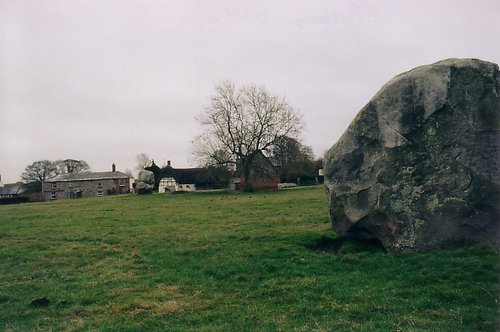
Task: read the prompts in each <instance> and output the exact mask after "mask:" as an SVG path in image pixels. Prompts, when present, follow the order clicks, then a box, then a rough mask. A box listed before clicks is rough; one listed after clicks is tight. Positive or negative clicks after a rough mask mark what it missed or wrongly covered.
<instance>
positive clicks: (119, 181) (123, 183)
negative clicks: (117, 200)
mask: <svg viewBox="0 0 500 332" xmlns="http://www.w3.org/2000/svg"><path fill="white" fill-rule="evenodd" d="M118 185H119V186H120V187H125V179H118Z"/></svg>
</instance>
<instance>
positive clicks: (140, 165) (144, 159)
mask: <svg viewBox="0 0 500 332" xmlns="http://www.w3.org/2000/svg"><path fill="white" fill-rule="evenodd" d="M135 161H136V162H137V167H136V168H137V170H139V171H142V170H143V169H145V168H146V167H149V166H151V163H152V159H151V158H150V157H149V156H148V155H147V154H145V153H139V154H138V155H137V157H135Z"/></svg>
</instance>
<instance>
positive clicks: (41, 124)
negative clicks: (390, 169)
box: [0, 0, 500, 182]
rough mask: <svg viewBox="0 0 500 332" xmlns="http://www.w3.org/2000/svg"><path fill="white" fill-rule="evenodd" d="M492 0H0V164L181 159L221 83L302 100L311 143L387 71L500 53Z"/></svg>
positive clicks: (11, 172) (352, 110)
mask: <svg viewBox="0 0 500 332" xmlns="http://www.w3.org/2000/svg"><path fill="white" fill-rule="evenodd" d="M499 41H500V1H498V0H478V1H470V0H466V1H461V0H446V1H445V0H443V1H440V0H435V1H417V0H415V1H401V0H394V1H386V0H382V1H372V0H365V1H346V0H337V1H331V0H329V1H319V0H307V1H306V0H304V1H290V0H279V1H278V0H275V1H256V0H253V1H235V0H218V1H206V0H200V1H194V0H191V1H186V0H178V1H169V0H163V1H159V0H158V1H155V0H44V1H38V0H31V1H30V0H0V174H1V175H2V179H3V181H4V182H15V181H17V180H19V179H20V175H21V173H22V172H23V170H24V168H25V167H26V166H27V165H29V164H31V163H32V162H33V161H36V160H42V159H49V160H56V159H67V158H73V159H83V160H85V161H87V162H88V163H89V164H90V166H91V167H92V168H93V170H95V171H105V170H108V169H110V168H111V164H112V163H116V164H117V168H118V169H119V170H122V171H124V170H126V169H131V170H133V169H134V167H135V166H136V162H135V156H136V155H137V154H139V153H142V152H143V153H146V154H148V155H150V156H151V157H153V158H154V159H155V160H156V161H157V163H158V164H162V163H164V162H165V161H166V160H172V163H173V165H174V167H187V166H195V165H193V164H192V163H191V162H190V153H191V140H192V139H193V137H194V136H195V135H196V134H197V133H199V131H200V129H199V128H198V126H197V123H196V121H195V119H194V117H195V116H196V115H197V114H200V113H201V112H203V108H204V106H205V105H206V104H207V102H208V98H209V96H210V95H211V94H212V93H213V91H214V87H215V86H216V84H218V83H219V82H221V81H222V80H226V79H229V80H231V81H233V82H235V83H236V84H237V85H242V84H250V83H253V84H257V85H264V86H265V87H266V88H267V89H268V90H269V91H270V92H272V93H275V94H279V95H284V96H286V98H287V99H288V101H289V103H290V104H291V105H292V106H294V107H296V108H298V109H300V111H301V112H302V113H303V114H304V120H305V124H306V131H305V132H304V135H303V139H304V142H305V143H306V144H308V145H311V146H312V147H313V149H314V152H315V154H316V156H317V157H320V156H321V155H322V154H323V153H324V152H325V151H326V150H327V149H328V148H329V147H330V146H331V145H332V144H333V143H335V141H336V140H337V139H338V138H339V137H340V135H341V134H342V133H343V131H344V130H345V129H346V127H347V126H348V124H349V123H350V122H351V120H352V119H353V118H354V116H355V115H356V113H357V112H358V111H359V110H360V109H361V107H363V106H364V104H366V103H367V102H368V100H369V99H370V98H371V97H372V96H373V95H374V94H375V93H376V92H377V91H378V89H379V88H380V87H381V86H382V85H383V84H384V83H386V82H387V81H388V80H389V79H391V78H392V77H393V76H395V75H396V74H398V73H400V72H402V71H406V70H409V69H411V68H413V67H415V66H418V65H422V64H428V63H432V62H436V61H438V60H441V59H444V58H449V57H474V58H480V59H483V60H487V61H492V62H495V63H500V43H499Z"/></svg>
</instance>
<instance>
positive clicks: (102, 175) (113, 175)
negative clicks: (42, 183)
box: [46, 172, 130, 182]
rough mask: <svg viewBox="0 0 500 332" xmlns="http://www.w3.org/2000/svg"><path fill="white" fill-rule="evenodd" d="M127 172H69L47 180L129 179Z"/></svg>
mask: <svg viewBox="0 0 500 332" xmlns="http://www.w3.org/2000/svg"><path fill="white" fill-rule="evenodd" d="M129 178H130V176H128V175H127V174H125V173H122V172H83V173H68V174H61V175H58V176H56V177H55V178H52V179H50V180H47V181H46V182H69V181H90V180H110V179H112V180H114V179H129Z"/></svg>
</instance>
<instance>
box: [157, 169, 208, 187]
mask: <svg viewBox="0 0 500 332" xmlns="http://www.w3.org/2000/svg"><path fill="white" fill-rule="evenodd" d="M202 171H203V169H202V168H175V169H174V168H172V166H165V167H164V168H162V169H161V170H160V179H163V178H169V177H172V178H174V179H175V181H177V182H178V183H179V184H191V183H197V182H198V181H199V179H198V177H199V176H200V173H201V172H202Z"/></svg>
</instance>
